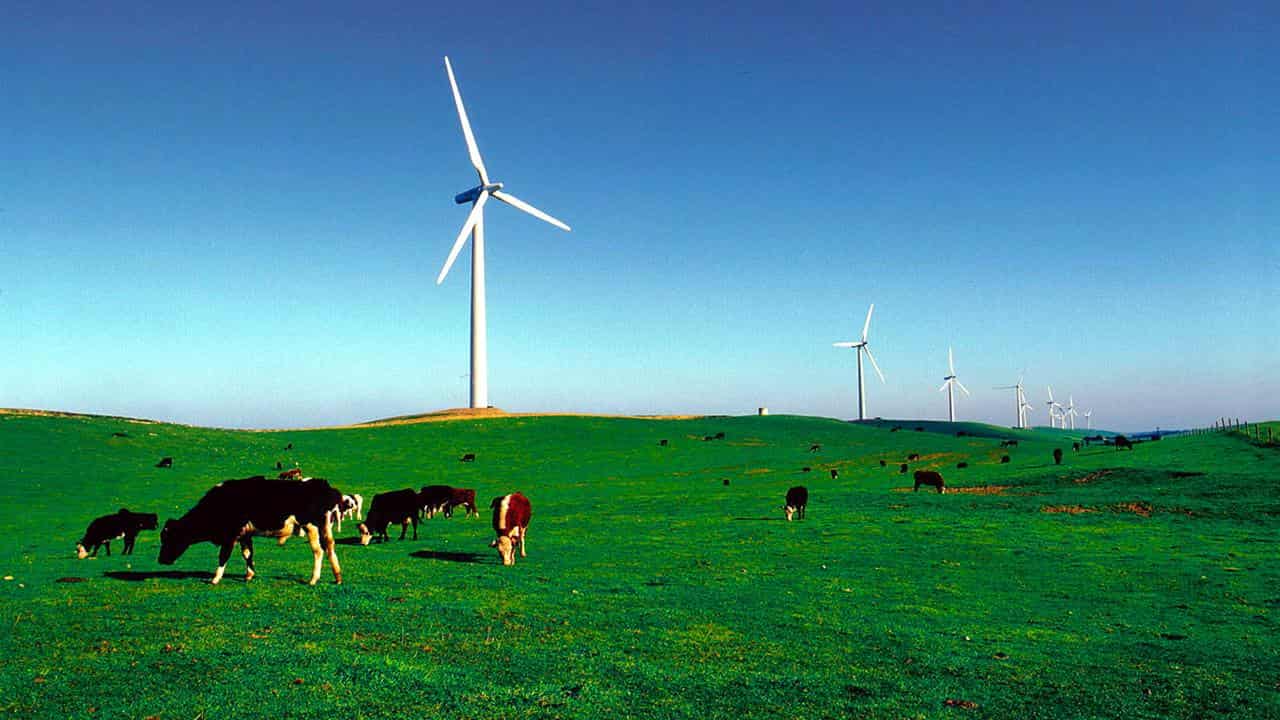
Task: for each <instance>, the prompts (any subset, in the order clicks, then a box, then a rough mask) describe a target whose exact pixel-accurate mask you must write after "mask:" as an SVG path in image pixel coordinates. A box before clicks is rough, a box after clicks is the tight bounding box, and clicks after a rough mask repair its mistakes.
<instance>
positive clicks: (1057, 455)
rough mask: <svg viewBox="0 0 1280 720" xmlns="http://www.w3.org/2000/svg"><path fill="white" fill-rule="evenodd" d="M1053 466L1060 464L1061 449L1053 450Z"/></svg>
mask: <svg viewBox="0 0 1280 720" xmlns="http://www.w3.org/2000/svg"><path fill="white" fill-rule="evenodd" d="M1053 464H1054V465H1061V464H1062V448H1054V449H1053Z"/></svg>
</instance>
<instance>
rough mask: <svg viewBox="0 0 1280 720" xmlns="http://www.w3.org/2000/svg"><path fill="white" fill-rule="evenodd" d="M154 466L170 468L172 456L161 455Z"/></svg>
mask: <svg viewBox="0 0 1280 720" xmlns="http://www.w3.org/2000/svg"><path fill="white" fill-rule="evenodd" d="M156 467H158V468H171V467H173V458H171V457H162V458H160V462H158V463H156Z"/></svg>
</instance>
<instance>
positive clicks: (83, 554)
mask: <svg viewBox="0 0 1280 720" xmlns="http://www.w3.org/2000/svg"><path fill="white" fill-rule="evenodd" d="M76 557H78V558H80V559H81V560H83V559H85V558H87V557H89V551H88V550H85V549H84V545H83V544H81V543H76Z"/></svg>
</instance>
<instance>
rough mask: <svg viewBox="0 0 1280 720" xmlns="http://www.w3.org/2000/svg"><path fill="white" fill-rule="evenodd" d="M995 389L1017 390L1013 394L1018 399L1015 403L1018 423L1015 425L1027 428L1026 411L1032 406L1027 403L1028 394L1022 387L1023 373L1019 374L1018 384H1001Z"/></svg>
mask: <svg viewBox="0 0 1280 720" xmlns="http://www.w3.org/2000/svg"><path fill="white" fill-rule="evenodd" d="M994 389H995V390H1013V391H1015V392H1014V394H1013V396H1014V400H1015V401H1016V403H1015V411H1016V413H1017V424H1016V425H1014V427H1017V428H1025V427H1026V426H1027V413H1026V408H1029V407H1031V406H1030V405H1028V404H1027V396H1026V394H1025V393H1024V392H1023V387H1022V375H1019V376H1018V382H1017V383H1016V384H1014V385H999V386H997V387H995V388H994Z"/></svg>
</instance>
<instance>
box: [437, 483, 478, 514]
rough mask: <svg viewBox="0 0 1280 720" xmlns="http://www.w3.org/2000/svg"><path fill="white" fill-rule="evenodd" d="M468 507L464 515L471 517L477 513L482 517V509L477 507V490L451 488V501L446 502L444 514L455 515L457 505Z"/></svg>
mask: <svg viewBox="0 0 1280 720" xmlns="http://www.w3.org/2000/svg"><path fill="white" fill-rule="evenodd" d="M459 506H461V507H463V508H465V509H466V514H465V515H463V517H471V516H472V515H475V516H476V517H480V511H479V510H477V509H476V491H475V490H472V489H471V488H450V493H449V502H447V503H445V506H444V516H445V517H453V509H454V508H456V507H459Z"/></svg>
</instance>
